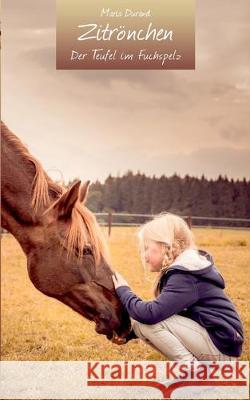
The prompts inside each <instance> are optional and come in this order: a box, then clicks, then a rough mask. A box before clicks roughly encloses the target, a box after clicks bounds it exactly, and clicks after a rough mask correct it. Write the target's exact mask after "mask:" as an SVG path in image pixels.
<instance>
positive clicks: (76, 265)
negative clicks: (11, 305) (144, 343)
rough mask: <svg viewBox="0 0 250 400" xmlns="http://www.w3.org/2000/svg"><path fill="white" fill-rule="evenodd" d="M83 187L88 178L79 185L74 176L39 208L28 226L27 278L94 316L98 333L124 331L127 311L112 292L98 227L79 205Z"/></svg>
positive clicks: (121, 333) (111, 334) (122, 334)
mask: <svg viewBox="0 0 250 400" xmlns="http://www.w3.org/2000/svg"><path fill="white" fill-rule="evenodd" d="M87 191H88V182H87V183H86V184H84V185H83V186H82V187H81V188H80V182H76V183H75V184H74V185H73V186H72V187H71V188H70V189H69V190H67V191H65V192H64V193H63V194H62V195H61V196H60V197H59V198H58V199H57V200H56V201H55V202H54V203H53V204H52V206H51V207H50V208H49V209H48V210H47V211H46V212H45V213H44V215H43V218H42V224H41V226H40V227H38V228H37V231H36V232H34V230H33V232H32V234H33V235H34V236H36V237H37V239H36V245H35V246H34V248H33V249H31V251H30V253H29V256H28V265H29V275H30V279H31V280H32V282H33V283H34V285H35V286H36V287H37V288H38V289H39V290H40V291H42V292H43V293H45V294H47V295H48V296H51V297H55V298H57V299H58V300H60V301H62V302H63V303H65V304H67V305H68V306H70V307H71V308H72V309H74V310H75V311H77V312H78V313H80V314H81V315H83V316H84V317H86V318H88V319H89V320H93V321H95V323H96V331H97V332H98V333H101V334H105V335H106V336H107V337H108V339H111V338H112V337H114V335H118V336H119V337H125V336H127V334H128V333H129V330H130V320H129V316H128V314H127V312H126V311H125V310H124V308H123V307H122V305H121V303H120V301H119V299H118V297H117V295H116V293H115V289H114V286H113V282H112V270H111V268H110V266H109V263H108V261H107V260H108V258H107V253H106V251H105V243H104V241H103V239H102V235H101V231H100V228H99V226H98V225H97V222H96V220H95V217H94V216H93V214H92V213H91V212H90V211H89V210H88V209H87V208H86V207H85V206H84V205H83V204H84V202H85V199H86V196H87ZM34 236H33V238H34ZM39 242H40V245H39Z"/></svg>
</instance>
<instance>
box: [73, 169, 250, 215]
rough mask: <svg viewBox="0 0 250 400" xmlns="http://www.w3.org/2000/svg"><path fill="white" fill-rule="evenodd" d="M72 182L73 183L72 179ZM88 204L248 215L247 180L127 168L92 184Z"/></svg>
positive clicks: (249, 191)
mask: <svg viewBox="0 0 250 400" xmlns="http://www.w3.org/2000/svg"><path fill="white" fill-rule="evenodd" d="M71 184H72V182H71ZM86 205H87V207H88V208H89V209H90V210H92V211H93V212H127V213H138V214H157V213H160V212H162V211H168V212H173V213H177V214H179V215H192V216H206V217H209V216H210V217H229V218H230V217H231V218H250V181H249V180H248V181H247V180H246V179H245V178H244V179H242V180H233V179H230V180H229V179H228V178H227V177H226V176H221V175H220V176H218V178H217V179H215V180H213V179H207V178H205V177H204V176H202V177H201V178H197V177H191V176H189V175H186V176H185V177H180V176H178V175H177V174H174V175H172V176H170V177H167V176H165V175H162V176H161V177H159V178H158V177H155V176H153V177H149V176H146V175H145V174H143V173H140V172H138V173H136V174H135V173H133V172H132V171H128V172H127V173H126V174H124V175H123V176H116V177H115V176H111V175H109V176H108V177H107V179H106V180H105V182H104V183H100V182H99V181H96V182H94V183H92V184H91V186H90V190H89V196H88V200H87V204H86Z"/></svg>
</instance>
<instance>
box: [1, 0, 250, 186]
mask: <svg viewBox="0 0 250 400" xmlns="http://www.w3.org/2000/svg"><path fill="white" fill-rule="evenodd" d="M52 3H53V2H51V1H50V0H43V1H42V0H37V1H36V2H35V3H34V2H33V1H31V0H25V2H24V3H22V2H16V1H15V0H8V1H4V2H3V4H2V10H3V16H4V17H3V27H4V35H3V38H2V43H3V45H2V54H3V57H2V67H3V73H2V117H3V120H4V121H5V122H6V124H7V125H8V127H9V129H10V130H12V131H13V132H14V133H15V134H17V135H18V136H19V137H20V138H21V140H22V141H23V142H24V143H25V144H26V145H27V146H28V148H29V149H30V152H31V153H32V154H33V155H34V156H35V157H36V158H37V159H39V160H40V161H41V163H42V165H43V167H44V169H45V170H53V169H54V170H55V169H56V170H58V171H62V172H63V176H64V179H65V180H66V181H69V180H72V179H74V177H76V176H79V177H80V179H81V180H89V179H90V180H91V181H93V180H96V179H98V180H101V181H104V180H105V179H106V177H107V176H108V174H109V173H112V174H117V173H120V174H122V173H124V172H125V171H127V170H128V169H131V170H133V171H137V170H142V171H144V173H145V174H147V175H148V174H150V175H153V174H155V175H156V176H160V175H163V174H165V175H171V174H173V173H174V172H177V174H180V175H183V174H186V173H188V174H189V175H194V176H201V175H202V174H204V175H205V176H206V177H208V179H210V178H213V179H215V178H216V177H217V176H218V175H225V174H226V175H227V176H228V177H229V179H231V178H233V179H242V178H243V177H245V178H246V179H249V177H250V174H249V160H250V130H249V126H250V114H249V106H250V71H249V64H250V53H249V52H247V51H246V49H247V48H248V47H249V38H250V25H249V15H250V3H249V2H248V1H246V0H239V1H238V2H237V3H235V2H234V0H221V1H220V2H217V0H210V1H209V2H204V1H202V0H197V2H196V69H195V70H193V71H192V70H190V71H188V70H180V71H178V70H176V71H175V70H165V71H154V70H152V71H146V70H140V71H135V70H131V71H124V70H99V71H95V70H85V71H84V70H83V71H81V70H56V69H55V46H56V43H55V36H56V26H55V20H56V7H55V4H54V3H53V4H52ZM224 32H228V40H225V36H224Z"/></svg>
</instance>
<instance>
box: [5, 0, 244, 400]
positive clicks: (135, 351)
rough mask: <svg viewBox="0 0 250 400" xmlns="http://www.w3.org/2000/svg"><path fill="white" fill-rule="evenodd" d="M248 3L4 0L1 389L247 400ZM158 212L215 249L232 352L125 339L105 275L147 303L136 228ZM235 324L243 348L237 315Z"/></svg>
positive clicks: (118, 299) (26, 395)
mask: <svg viewBox="0 0 250 400" xmlns="http://www.w3.org/2000/svg"><path fill="white" fill-rule="evenodd" d="M249 13H250V5H249V2H248V1H246V0H239V1H237V2H234V1H232V0H227V1H225V0H220V1H219V2H218V1H215V0H210V1H208V2H204V1H201V0H196V1H194V0H155V1H152V0H145V1H143V2H142V1H139V0H138V1H136V2H134V1H131V0H125V1H119V2H116V1H114V0H105V1H104V0H94V1H90V0H72V1H69V0H57V2H55V1H47V0H44V1H41V0H37V1H31V0H23V1H17V0H3V1H2V36H1V67H2V68H1V71H2V72H1V74H2V75H1V78H2V79H1V80H2V118H1V119H2V121H3V123H2V125H1V131H2V139H1V140H2V197H1V200H2V263H1V264H2V266H1V306H2V307H1V332H2V334H1V386H2V388H1V392H0V397H1V398H2V399H66V398H67V399H90V398H91V399H111V398H114V399H129V398H131V399H132V398H138V399H150V398H193V399H194V398H199V399H200V398H224V399H229V398H248V394H247V393H248V392H247V390H248V372H247V371H248V363H247V362H248V360H249V329H250V326H249V315H248V310H247V297H248V283H247V276H248V270H249V260H250V250H249V249H250V246H249V244H250V233H249V227H250V208H249V204H250V197H249V196H250V180H249V158H250V131H249V125H250V119H249V105H250V72H249V62H250V60H249V59H250V55H249V51H248V48H249V42H250V41H249V37H250V26H249ZM163 212H168V213H171V214H174V215H178V216H181V217H182V218H183V219H184V220H185V221H186V222H187V224H188V226H189V228H191V230H192V233H193V235H194V237H195V241H196V244H197V247H198V248H199V249H202V250H205V251H206V252H207V253H208V254H210V255H212V256H213V259H214V262H215V265H216V267H217V268H218V270H219V272H220V273H221V274H222V276H223V278H224V280H225V285H226V287H225V290H224V292H225V293H226V295H227V296H228V298H230V301H231V302H232V303H230V304H233V305H234V307H235V308H236V310H237V313H238V314H239V319H240V321H241V322H242V325H243V331H244V343H243V350H242V352H239V354H238V353H237V354H236V352H235V350H233V349H232V347H231V346H230V345H228V349H227V350H226V352H227V358H225V359H223V358H218V355H217V356H216V355H213V356H211V355H208V354H205V355H204V356H202V357H199V356H197V354H194V358H193V362H191V363H190V359H186V360H185V359H183V358H179V359H178V358H177V359H176V358H175V357H174V356H173V358H172V359H171V357H170V356H167V355H166V353H165V354H164V352H162V351H161V350H160V349H159V348H158V347H157V346H156V345H154V344H153V345H152V343H151V346H150V341H149V340H147V339H146V340H141V339H136V338H132V340H129V341H128V340H127V338H128V337H130V336H132V335H131V329H132V328H131V319H130V317H131V314H129V310H130V308H129V307H128V308H126V306H125V305H124V304H125V303H124V304H123V302H122V295H121V294H119V290H118V291H116V290H115V288H114V282H113V278H112V274H113V272H114V271H117V272H118V273H120V274H121V276H122V278H120V279H125V283H124V281H123V284H121V286H125V287H126V285H129V286H130V287H131V290H132V291H133V293H135V294H136V295H137V296H139V298H137V301H139V302H140V301H141V300H142V301H143V302H144V303H143V304H144V305H145V304H146V303H145V302H147V304H148V307H149V308H150V302H153V301H154V293H153V286H154V281H155V277H156V274H155V273H153V272H150V271H148V269H147V268H146V269H144V268H143V260H144V261H145V259H143V257H142V258H141V255H142V254H141V251H140V248H139V239H138V230H139V229H140V227H141V226H142V225H143V224H145V223H147V222H149V221H151V220H152V218H153V217H154V216H156V215H159V214H161V213H163ZM157 241H158V242H163V243H164V240H163V239H159V238H158V239H156V242H157ZM165 244H166V243H165ZM144 250H145V248H144ZM149 261H150V259H149ZM149 263H150V262H149ZM162 265H163V264H162ZM171 265H172V264H171ZM177 289H178V288H177ZM183 290H184V289H183ZM224 292H223V293H224ZM123 295H124V294H123ZM124 296H125V295H124ZM181 297H182V299H183V298H184V297H185V291H183V295H181ZM213 301H214V300H213ZM131 302H132V300H131V301H130V303H131ZM196 302H197V301H196ZM127 303H128V301H127ZM154 304H155V303H154ZM173 304H174V306H175V304H176V302H174V303H173ZM192 304H193V303H192ZM166 307H167V306H166ZM188 307H189V305H187V308H186V305H185V306H183V309H181V310H180V312H182V311H183V310H184V308H185V310H184V311H187V309H188ZM220 307H221V305H220V304H219V303H218V304H217V308H218V309H217V311H216V313H217V314H218V318H219V319H220V320H223V321H224V320H225V318H226V317H225V315H224V314H223V313H224V311H223V310H224V309H223V308H222V309H221V308H220ZM230 307H231V306H230ZM174 309H175V308H174ZM233 312H234V311H232V313H233ZM178 313H179V311H174V312H173V314H174V315H176V314H178ZM217 314H216V315H217ZM133 315H134V314H133ZM233 315H234V317H232V319H234V318H236V319H237V318H238V317H235V315H236V314H233ZM192 318H194V316H193V315H192V317H190V318H189V319H191V320H192ZM133 319H134V318H132V325H133V323H134V321H133ZM139 319H140V318H139ZM150 321H151V322H150V324H151V325H153V323H152V321H153V320H150ZM226 324H228V325H227V327H229V328H228V329H229V330H230V327H231V325H230V323H229V322H228V320H227V322H226ZM232 324H233V322H232ZM149 326H150V325H149ZM232 326H234V325H232ZM209 329H210V327H209V326H207V331H208V332H210V333H211V329H210V331H209ZM213 329H214V330H215V331H216V329H217V331H219V328H218V327H217V328H216V324H215V325H214V326H212V330H213ZM232 329H233V328H232ZM239 331H240V332H239ZM223 334H225V332H224V331H223V332H222V333H221V342H220V345H221V346H223V345H224V346H226V343H227V342H226V341H227V340H228V339H227V338H225V337H224V338H223V337H222V335H223ZM129 335H130V336H129ZM163 335H164V333H163ZM232 335H234V337H233V339H232V341H233V343H236V344H237V346H241V345H242V340H243V339H242V337H241V336H242V332H241V328H240V325H239V328H238V330H237V329H236V328H235V329H234V331H233V333H232ZM237 335H238V336H237ZM208 340H210V339H209V337H208ZM148 342H149V343H148ZM190 343H192V345H191V349H193V347H192V346H195V345H196V344H195V343H196V339H195V335H193V336H192V338H191V342H190ZM221 343H222V344H221ZM170 347H171V346H170ZM189 350H190V349H189ZM189 350H188V351H189ZM190 351H191V353H192V350H190ZM190 351H189V353H190ZM218 354H219V353H218ZM231 356H232V357H231ZM176 360H177V361H179V362H183V365H182V367H181V368H180V369H179V370H178V368H179V367H178V365H177V364H176V365H177V366H176V365H175V364H173V363H174V362H175V361H176ZM216 362H218V371H219V372H218V374H219V375H218V376H217V378H216V377H214V378H213V377H212V375H211V368H212V367H211V365H212V364H211V363H214V364H216ZM185 363H186V364H185ZM199 363H203V364H202V365H203V367H202V368H203V375H202V376H201V375H200V376H199V375H197V374H198V372H197V371H198V367H199V365H200V364H199ZM192 368H193V369H192ZM223 368H224V369H223ZM230 368H231V369H230ZM229 370H230V371H231V373H230V371H229ZM183 371H187V373H186V375H185V373H184V372H183ZM225 371H226V372H227V373H225ZM228 371H229V372H228ZM183 374H184V375H183ZM204 374H206V376H205V375H204ZM216 380H217V381H218V380H219V381H220V384H219V385H218V384H217V386H216ZM197 382H198V384H197ZM171 385H174V386H171ZM195 385H196V386H195ZM170 386H171V388H170Z"/></svg>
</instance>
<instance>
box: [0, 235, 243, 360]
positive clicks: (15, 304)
mask: <svg viewBox="0 0 250 400" xmlns="http://www.w3.org/2000/svg"><path fill="white" fill-rule="evenodd" d="M135 233H136V230H135V229H134V228H114V229H113V230H112V235H111V238H109V246H110V251H111V256H112V262H113V265H114V266H115V268H116V269H117V270H118V271H119V272H121V273H122V274H123V275H124V277H125V278H126V279H127V280H128V282H129V283H130V284H131V286H132V288H133V290H134V291H135V292H136V293H137V294H138V295H140V297H142V298H143V299H150V298H152V291H151V287H152V283H151V282H152V280H153V278H154V275H152V274H151V275H150V276H148V277H147V279H145V275H144V271H143V268H142V266H141V264H140V260H139V256H138V250H137V244H136V236H135ZM194 233H195V236H196V238H197V243H198V245H199V248H202V249H205V250H207V251H208V252H210V253H211V254H212V255H213V256H214V259H215V262H216V265H217V266H218V268H219V270H220V271H221V273H222V275H223V276H224V278H225V281H226V292H227V294H228V295H229V296H230V297H231V298H232V300H233V302H234V303H235V305H236V307H237V309H238V311H239V313H240V316H241V318H242V320H243V324H244V329H245V338H246V340H245V346H244V351H243V354H242V357H241V359H242V360H249V356H250V339H249V333H250V317H249V314H248V310H247V308H248V307H247V306H248V293H249V268H250V232H249V231H243V230H242V231H240V230H235V231H233V230H212V229H195V230H194ZM1 278H2V292H1V296H2V314H1V315H2V324H1V327H2V329H1V335H2V338H1V339H2V340H1V345H2V349H1V354H2V360H87V359H92V360H107V359H109V360H161V359H163V357H162V356H161V355H160V354H158V353H157V352H156V351H154V350H153V349H152V348H151V347H149V346H147V345H145V344H144V343H142V342H140V341H139V340H136V341H131V342H130V343H128V344H127V345H125V346H117V345H114V344H112V343H110V342H108V341H107V339H106V338H105V337H104V336H101V335H97V334H96V332H95V330H94V324H93V323H91V322H89V321H87V320H85V319H84V318H82V317H81V316H79V315H78V314H76V313H75V312H73V311H72V310H71V309H69V308H67V307H66V306H65V305H63V304H61V303H59V302H58V301H56V300H54V299H51V298H48V297H46V296H44V295H43V294H42V293H40V292H39V291H37V290H36V289H35V288H34V287H33V285H32V283H31V282H30V281H29V278H28V273H27V269H26V260H25V256H24V254H23V252H22V250H21V249H20V246H19V245H18V243H17V242H16V241H15V239H14V238H13V237H12V236H11V235H4V237H3V239H2V270H1Z"/></svg>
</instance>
